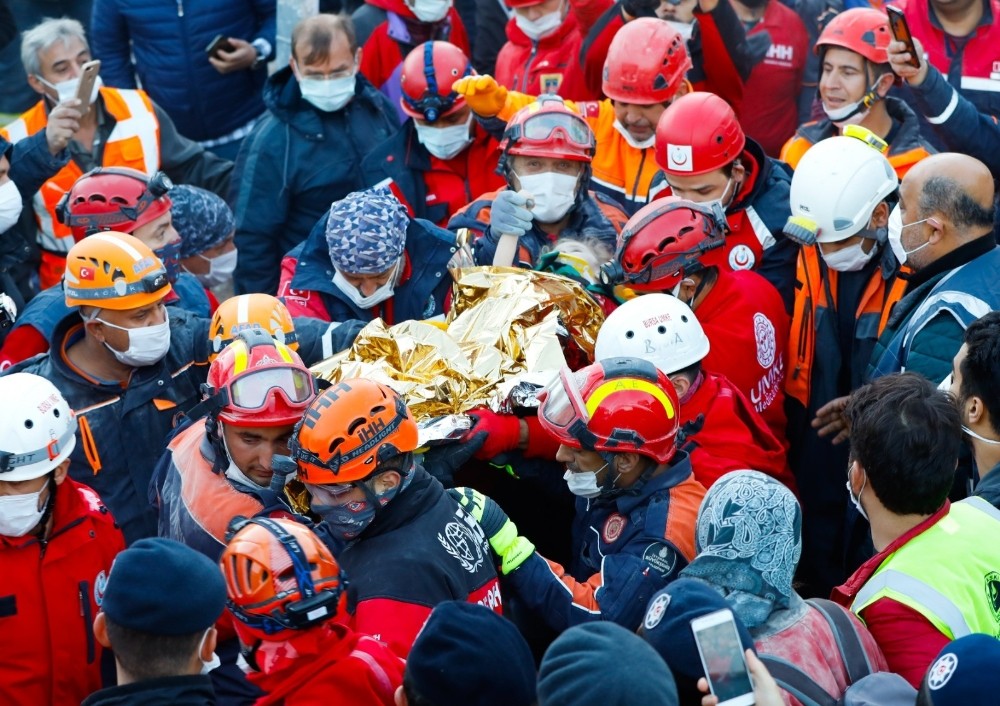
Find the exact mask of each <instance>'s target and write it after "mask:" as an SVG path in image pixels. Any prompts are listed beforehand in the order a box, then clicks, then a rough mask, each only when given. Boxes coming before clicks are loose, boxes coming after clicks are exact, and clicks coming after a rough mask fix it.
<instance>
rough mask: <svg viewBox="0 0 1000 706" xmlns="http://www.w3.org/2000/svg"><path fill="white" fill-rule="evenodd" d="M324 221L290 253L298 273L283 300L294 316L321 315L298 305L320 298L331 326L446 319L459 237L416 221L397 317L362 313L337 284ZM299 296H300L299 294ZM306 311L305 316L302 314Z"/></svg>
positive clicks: (409, 235)
mask: <svg viewBox="0 0 1000 706" xmlns="http://www.w3.org/2000/svg"><path fill="white" fill-rule="evenodd" d="M328 219H329V214H327V215H326V216H324V217H323V218H322V219H321V220H320V221H319V222H318V223H317V224H316V227H315V228H313V230H312V233H310V234H309V238H308V239H307V240H306V242H304V243H303V244H302V245H300V246H299V247H297V248H295V249H294V250H292V251H291V252H290V253H288V261H286V262H285V264H284V267H283V268H282V269H284V270H287V269H288V268H289V267H294V270H295V272H294V274H293V275H292V278H291V280H290V281H289V282H287V283H285V284H284V285H283V286H282V290H283V291H282V292H281V295H282V298H283V299H284V300H285V302H286V304H287V305H288V306H289V309H290V310H291V311H292V313H293V314H297V313H305V311H307V310H306V309H304V307H305V306H308V307H309V309H312V310H315V308H314V307H313V306H311V305H306V304H305V303H304V302H301V303H300V302H297V301H296V299H299V300H302V299H305V300H308V298H309V297H311V296H319V297H320V301H321V302H322V304H323V308H324V309H325V310H326V312H327V314H328V315H329V319H330V321H349V320H351V319H359V320H361V321H371V320H372V319H374V318H376V317H377V316H381V317H382V318H383V319H385V321H386V323H388V324H390V325H391V324H398V323H401V322H403V321H409V320H411V319H428V318H430V317H432V316H437V315H438V314H442V313H444V304H445V298H446V297H447V295H448V292H449V290H450V289H451V282H452V279H451V275H450V274H449V272H448V260H450V259H451V256H452V255H453V254H454V253H455V250H456V246H455V235H454V234H453V233H451V232H450V231H447V230H445V229H444V228H439V227H438V226H436V225H434V224H433V223H431V222H429V221H425V220H422V219H420V218H414V219H411V220H410V224H409V225H408V226H407V227H406V257H407V260H408V264H409V270H410V273H409V277H407V279H406V280H405V281H404V282H402V283H401V284H400V285H399V286H397V287H396V289H395V291H394V293H393V296H392V298H391V299H389V300H388V301H389V302H392V315H391V316H389V315H388V314H387V312H386V311H385V303H383V304H382V305H379V306H376V307H373V308H372V309H359V308H358V307H357V306H356V305H355V304H354V302H352V301H351V300H350V299H348V298H347V296H346V295H345V294H344V293H343V292H341V291H340V289H338V288H337V287H335V286H334V284H333V275H334V271H333V263H331V262H330V251H329V248H328V246H327V244H326V222H327V220H328ZM293 290H294V291H293ZM300 309H303V311H302V312H300V311H299V310H300Z"/></svg>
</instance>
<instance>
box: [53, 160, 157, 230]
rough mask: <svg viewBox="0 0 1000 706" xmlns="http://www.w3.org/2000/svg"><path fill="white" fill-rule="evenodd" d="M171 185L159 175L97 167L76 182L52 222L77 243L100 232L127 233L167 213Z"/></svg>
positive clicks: (119, 168)
mask: <svg viewBox="0 0 1000 706" xmlns="http://www.w3.org/2000/svg"><path fill="white" fill-rule="evenodd" d="M173 186H174V185H173V183H172V182H171V181H170V177H168V176H167V175H166V174H164V173H163V172H156V174H154V175H153V176H151V177H149V176H146V175H145V174H143V173H142V172H140V171H138V170H136V169H127V168H125V167H98V168H97V169H94V170H93V171H89V172H87V173H86V174H84V175H83V176H82V177H80V178H79V179H77V180H76V183H75V184H73V186H72V188H71V189H70V190H69V191H68V192H66V193H65V194H64V195H63V197H62V198H61V199H59V203H58V204H57V205H56V218H57V219H58V220H59V222H60V223H62V224H63V225H67V226H69V227H70V230H71V231H72V233H73V238H74V239H76V240H77V241H79V240H82V239H83V238H84V237H86V236H88V235H90V234H91V233H95V232H97V231H101V230H116V231H118V232H120V233H131V232H132V231H134V230H135V229H136V228H138V227H139V226H143V225H145V224H147V223H149V222H150V221H152V220H155V219H157V218H159V217H160V216H162V215H163V214H164V213H168V212H169V211H170V206H171V204H170V197H169V196H167V193H168V192H169V191H170V189H172V188H173Z"/></svg>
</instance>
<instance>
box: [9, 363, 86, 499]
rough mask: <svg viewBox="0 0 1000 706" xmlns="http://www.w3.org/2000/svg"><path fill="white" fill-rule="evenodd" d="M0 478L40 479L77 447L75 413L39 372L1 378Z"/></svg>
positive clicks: (11, 479)
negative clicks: (3, 401)
mask: <svg viewBox="0 0 1000 706" xmlns="http://www.w3.org/2000/svg"><path fill="white" fill-rule="evenodd" d="M0 399H3V400H7V401H6V402H5V403H4V404H3V405H0V480H3V481H22V480H31V479H32V478H41V477H42V476H44V475H46V474H47V473H50V472H51V471H52V470H53V469H54V468H56V467H57V466H58V465H59V464H61V463H62V462H63V461H65V460H66V459H67V458H69V455H70V454H71V453H73V449H74V448H76V414H74V412H73V410H71V409H70V408H69V405H68V404H67V403H66V400H65V399H63V396H62V393H60V392H59V390H57V389H56V387H55V385H53V384H52V383H51V382H49V381H48V380H46V379H45V378H43V377H39V376H38V375H32V374H30V373H12V374H11V375H7V376H4V377H0Z"/></svg>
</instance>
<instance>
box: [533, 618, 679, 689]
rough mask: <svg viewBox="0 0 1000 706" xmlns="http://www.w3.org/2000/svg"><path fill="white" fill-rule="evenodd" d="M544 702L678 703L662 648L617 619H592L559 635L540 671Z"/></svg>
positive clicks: (539, 680)
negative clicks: (658, 650) (656, 647)
mask: <svg viewBox="0 0 1000 706" xmlns="http://www.w3.org/2000/svg"><path fill="white" fill-rule="evenodd" d="M538 704H539V706H646V704H656V706H677V704H678V701H677V687H676V686H675V685H674V678H673V676H671V674H670V670H669V669H667V665H666V664H664V663H663V660H662V659H660V655H658V654H656V650H654V649H653V648H652V647H650V646H649V645H647V644H646V643H645V642H643V641H642V639H641V638H639V637H637V636H636V635H635V633H631V632H629V631H628V630H626V629H625V628H623V627H622V626H621V625H617V624H616V623H608V622H600V623H586V624H584V625H577V626H576V627H573V628H570V629H569V630H567V631H566V632H564V633H563V634H562V635H560V636H559V637H557V638H556V640H555V642H553V643H552V644H551V645H550V646H549V649H548V650H546V652H545V656H544V657H543V658H542V665H541V668H540V669H539V672H538Z"/></svg>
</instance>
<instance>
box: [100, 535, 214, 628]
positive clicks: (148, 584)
mask: <svg viewBox="0 0 1000 706" xmlns="http://www.w3.org/2000/svg"><path fill="white" fill-rule="evenodd" d="M225 605H226V583H225V580H224V579H223V578H222V570H221V569H220V568H219V567H218V565H217V564H216V563H215V562H214V561H212V560H211V559H209V558H208V557H207V556H205V555H204V554H201V553H200V552H196V551H195V550H194V549H191V548H190V547H188V546H185V545H183V544H181V543H180V542H175V541H174V540H172V539H165V538H162V537H154V538H152V539H140V540H139V541H137V542H136V543H135V544H133V545H132V546H131V547H129V548H128V549H126V550H125V551H123V552H122V553H121V554H119V555H118V556H117V557H116V558H115V561H114V564H112V565H111V573H110V574H109V575H108V586H107V588H106V589H105V591H104V601H103V603H101V610H102V611H103V612H104V614H105V615H106V616H107V617H108V620H110V621H111V622H113V623H114V624H115V625H118V626H120V627H123V628H127V629H129V630H135V631H136V632H142V633H146V634H149V635H164V636H166V635H193V634H194V633H197V632H202V631H204V630H207V629H208V628H209V627H211V626H212V625H213V624H214V623H215V621H216V620H218V619H219V616H220V615H222V610H223V608H224V607H225Z"/></svg>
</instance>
